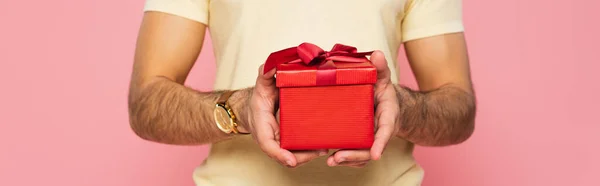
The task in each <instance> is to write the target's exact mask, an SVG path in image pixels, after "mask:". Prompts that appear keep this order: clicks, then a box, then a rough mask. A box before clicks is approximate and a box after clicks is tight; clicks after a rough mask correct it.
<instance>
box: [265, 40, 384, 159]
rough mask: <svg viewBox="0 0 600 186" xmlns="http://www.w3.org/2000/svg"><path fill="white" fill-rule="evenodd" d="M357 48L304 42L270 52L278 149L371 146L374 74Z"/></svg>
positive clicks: (375, 76) (370, 65)
mask: <svg viewBox="0 0 600 186" xmlns="http://www.w3.org/2000/svg"><path fill="white" fill-rule="evenodd" d="M371 53H372V52H361V53H358V52H357V50H356V48H354V47H351V46H346V45H342V44H336V45H335V46H334V47H333V49H332V50H331V51H323V50H322V49H321V48H319V47H318V46H316V45H313V44H310V43H302V44H301V45H299V46H298V47H291V48H287V49H284V50H280V51H277V52H274V53H272V54H271V55H270V56H269V58H268V59H267V62H266V63H265V68H264V70H265V73H266V72H268V71H270V70H271V69H273V68H276V69H277V73H276V85H277V87H278V88H279V105H280V107H279V109H280V110H279V111H280V113H279V114H280V116H279V117H280V123H279V125H280V146H281V148H284V149H288V150H314V149H368V148H370V147H371V145H372V144H373V135H374V129H373V128H374V121H373V112H374V105H373V99H374V98H373V85H374V84H375V82H376V81H377V70H376V69H375V67H374V66H373V64H372V63H371V62H370V61H369V60H368V59H367V57H366V56H368V55H370V54H371Z"/></svg>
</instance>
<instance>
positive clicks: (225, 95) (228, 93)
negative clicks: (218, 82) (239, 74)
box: [217, 90, 235, 105]
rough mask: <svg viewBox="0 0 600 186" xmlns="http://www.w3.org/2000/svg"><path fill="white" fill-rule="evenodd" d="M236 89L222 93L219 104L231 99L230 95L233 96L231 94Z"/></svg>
mask: <svg viewBox="0 0 600 186" xmlns="http://www.w3.org/2000/svg"><path fill="white" fill-rule="evenodd" d="M234 92H235V90H234V91H229V90H228V91H225V92H224V93H223V94H221V97H219V99H218V100H217V104H225V105H228V104H227V100H229V97H231V95H233V93H234Z"/></svg>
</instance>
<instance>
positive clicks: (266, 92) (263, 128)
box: [248, 65, 328, 167]
mask: <svg viewBox="0 0 600 186" xmlns="http://www.w3.org/2000/svg"><path fill="white" fill-rule="evenodd" d="M263 67H264V65H261V66H260V68H259V70H258V71H259V75H258V77H257V78H256V85H255V87H254V89H253V91H252V95H251V96H250V99H249V106H250V107H249V109H248V112H249V113H248V117H249V119H248V121H249V127H250V129H249V130H250V132H251V133H252V137H254V140H255V141H256V142H257V143H258V144H259V145H260V148H261V149H262V151H264V152H265V153H266V154H267V155H268V156H269V157H271V158H273V159H275V160H277V161H278V162H279V163H281V164H282V165H285V166H287V167H297V166H299V165H302V164H304V163H306V162H309V161H311V160H313V159H315V158H317V157H319V156H324V155H327V152H328V151H327V150H318V151H294V152H291V151H288V150H285V149H282V148H280V146H279V124H278V123H277V119H276V118H275V113H276V105H277V102H278V100H279V91H278V89H277V87H276V86H275V77H274V75H275V70H271V71H269V72H267V73H266V74H264V73H263Z"/></svg>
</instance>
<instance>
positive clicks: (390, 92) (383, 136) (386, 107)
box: [327, 51, 400, 167]
mask: <svg viewBox="0 0 600 186" xmlns="http://www.w3.org/2000/svg"><path fill="white" fill-rule="evenodd" d="M371 62H373V64H374V65H375V67H376V68H377V83H376V84H375V87H374V89H375V90H374V91H375V93H374V95H375V124H376V133H375V141H374V142H373V146H372V147H371V149H370V150H340V151H337V152H336V153H334V154H333V155H331V156H330V157H329V158H328V159H327V164H328V165H329V166H338V165H340V166H349V167H363V166H365V165H366V164H367V163H368V162H369V161H370V160H378V159H379V158H381V154H382V153H383V150H384V149H385V146H386V145H387V142H388V141H389V140H390V138H391V137H392V136H394V134H396V133H397V131H398V126H397V125H396V121H398V117H399V115H400V105H399V103H398V97H397V96H396V91H395V89H394V85H393V84H392V81H391V78H390V73H391V72H390V69H389V68H388V65H387V61H386V60H385V56H384V55H383V53H382V52H381V51H375V52H374V53H373V54H372V55H371Z"/></svg>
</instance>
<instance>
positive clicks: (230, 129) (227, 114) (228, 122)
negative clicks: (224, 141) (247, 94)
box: [213, 91, 240, 134]
mask: <svg viewBox="0 0 600 186" xmlns="http://www.w3.org/2000/svg"><path fill="white" fill-rule="evenodd" d="M234 92H235V91H225V92H224V93H223V94H222V95H221V97H220V98H219V100H217V104H216V105H215V110H214V112H213V115H214V118H215V122H216V123H217V127H219V129H220V130H221V131H223V132H225V133H227V134H231V133H234V134H239V133H240V132H239V131H238V129H237V127H238V124H237V118H236V117H235V113H233V110H232V109H231V107H230V106H229V103H228V100H229V97H231V95H232V94H233V93H234Z"/></svg>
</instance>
